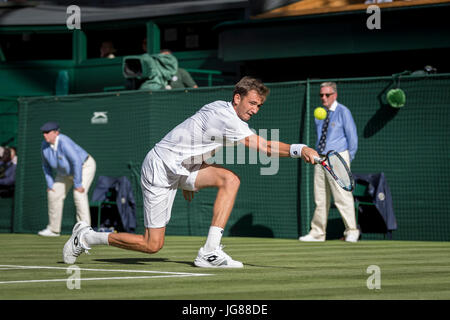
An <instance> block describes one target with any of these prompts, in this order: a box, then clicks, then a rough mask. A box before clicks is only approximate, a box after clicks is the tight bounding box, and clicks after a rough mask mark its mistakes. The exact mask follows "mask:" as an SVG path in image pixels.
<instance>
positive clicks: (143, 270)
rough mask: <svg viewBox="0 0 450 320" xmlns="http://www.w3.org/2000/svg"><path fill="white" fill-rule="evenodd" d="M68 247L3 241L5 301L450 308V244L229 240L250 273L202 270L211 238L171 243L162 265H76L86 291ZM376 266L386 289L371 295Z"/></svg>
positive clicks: (105, 254) (100, 251)
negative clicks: (392, 302)
mask: <svg viewBox="0 0 450 320" xmlns="http://www.w3.org/2000/svg"><path fill="white" fill-rule="evenodd" d="M68 238H69V236H68V235H66V236H61V237H59V238H42V237H39V236H37V235H29V234H0V243H1V246H0V248H1V249H0V250H1V262H0V299H1V300H9V299H19V300H23V299H24V300H73V299H83V300H91V299H133V300H136V299H141V300H142V299H144V300H147V299H148V300H303V299H308V300H316V299H317V300H329V299H334V300H335V299H338V300H341V299H345V300H361V299H363V300H372V299H376V300H385V299H401V300H404V299H406V300H409V299H425V300H428V299H433V300H436V299H437V300H439V299H446V300H447V299H450V255H449V252H450V242H413V241H388V240H385V241H375V240H366V241H364V240H363V241H360V242H359V243H346V242H343V241H340V240H332V241H327V242H325V243H300V242H299V241H298V240H296V239H292V240H291V239H271V238H270V239H269V238H243V237H236V238H231V237H225V238H224V239H223V241H222V243H223V244H225V246H226V248H225V251H226V252H227V253H228V254H230V255H231V256H232V257H233V258H234V259H236V260H240V261H243V263H244V266H245V267H244V268H243V269H229V270H225V269H200V268H196V267H194V266H193V260H194V259H195V257H196V254H197V250H198V248H199V247H200V246H201V245H202V244H203V241H204V237H185V236H168V237H167V239H166V244H165V247H164V248H163V249H162V250H161V251H160V252H158V253H157V254H155V255H146V254H143V253H139V252H132V251H127V250H122V249H118V248H114V247H94V248H93V249H92V250H91V252H90V253H91V254H90V255H86V254H83V255H82V256H80V257H79V258H78V260H77V263H76V264H75V266H76V267H79V268H80V269H78V272H79V273H78V274H79V276H80V277H79V278H80V279H81V281H78V282H77V280H76V279H75V278H74V277H75V275H76V273H67V268H68V267H69V266H68V265H65V264H64V263H62V254H61V252H62V247H63V245H64V243H65V241H66V240H67V239H68ZM371 265H376V266H378V267H379V268H380V284H381V288H380V289H376V288H375V289H369V288H368V286H367V284H368V278H369V277H371V276H373V275H372V273H367V268H368V267H369V266H371ZM70 277H72V278H70ZM369 282H370V283H372V284H373V283H375V282H373V281H369ZM77 283H78V285H79V286H78V288H77V287H76V284H77ZM70 286H71V287H72V288H73V289H69V287H70Z"/></svg>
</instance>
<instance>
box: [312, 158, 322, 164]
mask: <svg viewBox="0 0 450 320" xmlns="http://www.w3.org/2000/svg"><path fill="white" fill-rule="evenodd" d="M314 161H315V162H316V163H321V162H322V161H323V159H321V158H317V157H314Z"/></svg>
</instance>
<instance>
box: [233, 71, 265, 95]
mask: <svg viewBox="0 0 450 320" xmlns="http://www.w3.org/2000/svg"><path fill="white" fill-rule="evenodd" d="M250 90H255V91H256V92H257V93H258V94H259V95H260V96H261V97H264V98H266V97H267V96H268V95H269V91H270V90H269V88H267V87H266V86H265V85H264V84H263V83H262V81H261V80H259V79H256V78H252V77H248V76H245V77H243V78H242V79H241V80H240V81H239V82H238V83H236V86H235V87H234V91H233V97H234V96H235V95H236V94H239V95H241V96H242V97H244V96H246V95H247V93H248V92H249V91H250Z"/></svg>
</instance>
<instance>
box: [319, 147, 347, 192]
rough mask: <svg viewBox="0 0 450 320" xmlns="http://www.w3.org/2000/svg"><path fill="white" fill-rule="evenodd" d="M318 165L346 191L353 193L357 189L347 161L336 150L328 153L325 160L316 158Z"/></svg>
mask: <svg viewBox="0 0 450 320" xmlns="http://www.w3.org/2000/svg"><path fill="white" fill-rule="evenodd" d="M314 161H315V162H316V163H317V164H320V165H321V166H322V167H323V168H324V169H325V170H326V171H328V173H329V174H330V175H331V176H332V177H333V179H334V180H336V182H337V183H338V185H339V186H341V187H342V188H343V189H344V190H347V191H350V192H351V191H353V189H354V187H355V180H354V179H353V175H352V172H351V171H350V169H349V167H348V166H347V164H346V163H345V160H344V159H343V158H342V157H341V155H340V154H339V153H337V152H336V151H334V150H330V151H328V153H327V155H326V156H325V157H324V158H317V157H315V158H314Z"/></svg>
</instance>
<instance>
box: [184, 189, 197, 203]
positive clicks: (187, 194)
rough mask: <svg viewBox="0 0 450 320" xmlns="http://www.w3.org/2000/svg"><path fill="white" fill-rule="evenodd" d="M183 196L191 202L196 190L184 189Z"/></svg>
mask: <svg viewBox="0 0 450 320" xmlns="http://www.w3.org/2000/svg"><path fill="white" fill-rule="evenodd" d="M183 197H184V199H185V200H186V201H188V202H191V201H192V199H194V191H189V190H183Z"/></svg>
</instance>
